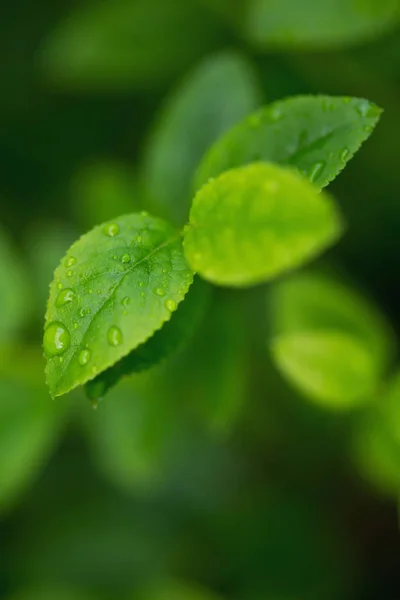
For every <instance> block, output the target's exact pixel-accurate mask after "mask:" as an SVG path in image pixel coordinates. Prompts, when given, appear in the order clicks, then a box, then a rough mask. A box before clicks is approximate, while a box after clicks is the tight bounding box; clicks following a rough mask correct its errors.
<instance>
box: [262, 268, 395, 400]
mask: <svg viewBox="0 0 400 600" xmlns="http://www.w3.org/2000/svg"><path fill="white" fill-rule="evenodd" d="M269 319H270V322H271V325H272V330H273V335H274V336H276V339H275V341H274V342H272V352H273V357H274V360H275V361H276V363H277V365H278V366H279V368H280V369H281V370H282V372H283V373H284V374H285V375H286V376H287V377H288V378H289V379H290V380H292V381H293V382H294V383H295V384H296V385H297V386H298V387H300V389H302V390H303V392H305V393H306V395H309V396H310V397H312V398H313V399H315V400H318V401H320V402H322V403H323V404H326V405H329V406H332V407H338V408H340V407H342V408H343V407H351V406H353V405H354V404H358V403H359V402H361V401H363V400H364V401H367V400H369V398H370V396H371V394H373V393H374V392H375V391H376V389H377V387H378V386H379V383H380V381H381V380H382V378H383V377H384V374H385V371H386V369H387V368H388V364H389V361H390V358H391V354H392V351H393V339H392V337H393V336H392V332H391V330H390V327H389V325H388V324H387V323H386V322H385V320H384V318H383V316H382V315H381V314H380V313H379V312H378V310H377V309H376V308H375V307H374V306H373V305H372V304H370V303H369V301H368V300H367V299H365V298H364V297H363V296H361V294H359V293H358V292H356V291H355V290H354V289H353V288H352V286H351V285H349V284H346V283H344V282H341V281H340V280H339V279H338V278H337V277H334V276H329V275H328V274H323V273H319V272H312V271H310V272H304V273H300V274H297V275H293V276H291V277H288V278H287V279H286V280H283V281H282V282H279V283H277V284H276V285H275V286H274V288H272V290H271V291H270V296H269Z"/></svg>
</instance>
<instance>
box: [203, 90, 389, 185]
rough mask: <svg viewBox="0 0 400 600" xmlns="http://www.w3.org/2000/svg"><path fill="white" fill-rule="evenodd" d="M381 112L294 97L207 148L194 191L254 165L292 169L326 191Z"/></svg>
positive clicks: (337, 100) (351, 102)
mask: <svg viewBox="0 0 400 600" xmlns="http://www.w3.org/2000/svg"><path fill="white" fill-rule="evenodd" d="M381 112H382V111H381V109H380V108H378V107H377V106H376V105H375V104H372V103H371V102H368V101H367V100H362V99H359V98H347V97H331V96H298V97H294V98H288V99H285V100H280V101H278V102H274V103H273V104H270V105H269V106H267V107H265V108H263V109H261V110H259V111H257V112H256V113H254V114H253V115H250V116H249V117H247V118H246V119H245V120H244V121H242V122H241V123H239V124H238V125H236V127H234V128H233V129H231V130H230V131H229V132H228V133H227V134H225V135H224V136H223V137H222V138H221V139H220V140H218V141H217V142H216V143H215V144H214V145H213V146H212V147H211V148H210V150H209V151H208V153H207V154H206V156H205V157H204V159H203V161H202V163H201V165H200V167H199V169H198V172H197V174H196V177H195V188H196V189H198V188H199V187H200V186H201V185H203V184H204V183H206V182H207V181H208V179H210V178H211V177H215V176H217V175H219V174H220V173H222V172H223V171H226V170H228V169H231V168H233V167H239V166H241V165H244V164H247V163H251V162H255V161H259V160H262V161H271V162H275V163H279V164H282V165H289V166H293V167H296V168H297V169H298V170H299V171H301V173H302V174H303V175H305V176H306V177H308V178H309V179H310V181H312V182H313V183H315V184H316V185H317V186H319V187H321V188H322V187H325V186H326V185H328V183H330V182H331V181H332V180H333V179H334V178H335V177H336V176H337V175H338V174H339V173H340V171H342V169H343V168H344V167H345V165H346V163H347V162H348V161H349V160H350V159H351V158H352V157H353V156H354V154H355V153H356V152H357V150H358V149H359V148H360V146H361V144H362V143H363V142H364V141H365V140H366V139H367V138H368V137H369V136H370V135H371V132H372V131H373V129H374V127H375V125H376V124H377V122H378V120H379V117H380V115H381Z"/></svg>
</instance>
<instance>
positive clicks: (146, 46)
mask: <svg viewBox="0 0 400 600" xmlns="http://www.w3.org/2000/svg"><path fill="white" fill-rule="evenodd" d="M221 34H222V31H221V26H220V24H219V23H218V22H217V21H216V20H215V19H214V20H213V19H210V14H209V11H208V10H206V9H205V8H204V7H202V6H200V4H199V2H198V1H197V0H168V2H165V0H105V1H103V2H100V3H99V2H95V3H85V4H84V5H78V6H77V8H76V9H75V11H73V12H71V14H70V16H69V17H68V18H64V20H63V21H62V22H61V23H60V24H59V25H58V27H56V28H55V30H54V31H53V32H52V33H51V35H50V37H49V38H48V39H47V40H46V42H45V44H44V48H43V50H42V53H41V56H40V62H41V68H42V70H43V71H44V73H45V75H46V76H47V77H48V78H50V79H51V81H52V82H53V83H55V84H56V85H58V86H60V87H63V88H71V89H77V90H91V89H95V90H107V91H108V90H111V91H112V90H117V91H119V90H125V89H132V88H133V89H135V88H143V87H160V86H162V85H164V84H165V82H166V81H169V80H170V79H172V78H173V77H175V76H176V75H178V74H180V73H182V71H184V69H185V68H187V66H189V65H191V64H192V63H193V62H194V61H195V60H196V59H197V58H199V57H201V56H202V55H203V54H204V52H206V51H208V50H211V49H214V48H216V47H218V46H219V45H220V43H221V41H220V39H221Z"/></svg>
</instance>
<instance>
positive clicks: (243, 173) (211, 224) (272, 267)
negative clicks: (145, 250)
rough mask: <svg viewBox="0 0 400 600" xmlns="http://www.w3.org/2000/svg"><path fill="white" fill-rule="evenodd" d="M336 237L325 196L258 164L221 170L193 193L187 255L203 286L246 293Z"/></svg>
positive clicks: (338, 225) (338, 227)
mask: <svg viewBox="0 0 400 600" xmlns="http://www.w3.org/2000/svg"><path fill="white" fill-rule="evenodd" d="M341 230H342V225H341V219H340V217H339V215H338V213H337V211H336V209H335V207H334V205H333V203H332V202H331V200H330V198H329V197H328V196H327V195H324V194H320V193H319V191H318V189H317V188H316V187H314V186H313V185H311V184H310V183H309V182H307V181H306V180H305V179H303V178H301V177H299V176H298V175H296V174H295V173H293V172H291V171H290V170H288V169H285V168H282V167H279V166H277V165H272V164H263V163H256V164H253V165H247V166H245V167H241V168H238V169H233V170H231V171H227V172H226V173H224V174H222V175H220V176H219V177H218V178H217V179H215V180H211V181H210V182H209V183H208V184H206V185H205V186H204V187H203V188H202V189H201V190H200V191H199V192H198V194H197V195H196V197H195V199H194V201H193V206H192V208H191V211H190V222H189V226H188V227H187V229H186V231H185V237H184V248H185V256H186V258H187V261H188V263H189V265H190V266H191V267H192V268H193V270H194V271H196V272H198V273H199V274H200V275H201V276H202V277H204V278H205V279H207V280H209V281H211V282H213V283H217V284H220V285H231V286H245V285H251V284H254V283H259V282H262V281H266V280H269V279H271V278H272V277H274V276H276V275H279V274H280V273H282V272H283V271H286V270H288V269H292V268H294V267H297V266H300V265H301V264H303V263H304V262H306V261H307V260H311V259H312V258H314V257H315V256H317V255H318V254H319V253H321V252H322V251H323V250H325V249H326V248H328V247H329V246H330V245H331V244H332V243H333V242H335V241H336V240H337V238H338V237H339V236H340V233H341Z"/></svg>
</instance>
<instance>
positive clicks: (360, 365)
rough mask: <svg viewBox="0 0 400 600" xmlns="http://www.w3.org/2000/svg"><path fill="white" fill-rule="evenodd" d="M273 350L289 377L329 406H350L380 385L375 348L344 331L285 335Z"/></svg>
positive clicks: (274, 344)
mask: <svg viewBox="0 0 400 600" xmlns="http://www.w3.org/2000/svg"><path fill="white" fill-rule="evenodd" d="M271 350H272V354H273V357H274V360H275V362H276V364H277V366H278V367H279V369H280V370H281V372H282V373H283V374H284V375H285V377H287V378H288V379H289V380H290V381H291V382H293V383H294V384H295V385H296V386H297V387H298V388H299V389H300V390H301V391H302V392H303V393H305V394H306V395H307V396H309V397H310V398H312V399H316V400H318V401H320V402H323V403H324V404H326V405H328V406H332V407H335V408H341V407H346V408H347V407H348V406H349V405H351V406H352V405H354V404H356V403H357V401H359V402H362V401H364V400H365V399H368V398H369V396H370V395H371V393H372V392H374V391H375V390H376V388H377V386H378V384H379V375H380V373H379V371H378V370H377V365H376V362H375V360H374V352H373V350H371V349H369V348H368V347H366V346H365V345H363V344H362V343H360V342H359V341H358V340H357V339H356V338H354V337H352V336H351V335H347V334H346V333H343V332H340V331H339V332H338V331H329V330H328V331H324V330H319V331H310V332H307V331H305V332H301V333H293V334H286V335H281V336H279V337H277V338H276V339H275V340H273V341H272V344H271Z"/></svg>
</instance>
